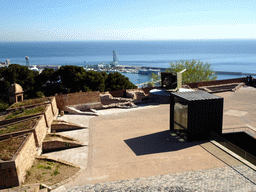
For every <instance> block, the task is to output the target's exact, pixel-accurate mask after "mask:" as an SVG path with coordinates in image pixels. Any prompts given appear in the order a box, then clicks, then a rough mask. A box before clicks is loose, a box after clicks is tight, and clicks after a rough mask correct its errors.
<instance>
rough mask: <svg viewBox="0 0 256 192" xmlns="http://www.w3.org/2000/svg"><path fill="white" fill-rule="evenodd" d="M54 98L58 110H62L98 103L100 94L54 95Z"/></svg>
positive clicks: (96, 92)
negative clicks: (73, 106)
mask: <svg viewBox="0 0 256 192" xmlns="http://www.w3.org/2000/svg"><path fill="white" fill-rule="evenodd" d="M55 98H56V103H57V107H58V109H60V110H64V107H65V106H72V105H82V104H86V103H97V102H100V92H99V91H93V92H79V93H68V94H65V95H56V96H55Z"/></svg>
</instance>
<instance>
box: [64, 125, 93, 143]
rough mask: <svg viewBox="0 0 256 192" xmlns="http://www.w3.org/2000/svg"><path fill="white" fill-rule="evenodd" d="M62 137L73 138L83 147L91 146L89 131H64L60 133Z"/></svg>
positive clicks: (86, 129)
mask: <svg viewBox="0 0 256 192" xmlns="http://www.w3.org/2000/svg"><path fill="white" fill-rule="evenodd" d="M60 134H62V135H66V136H69V137H73V138H74V139H77V140H79V141H81V142H82V143H83V145H88V144H89V129H88V128H85V129H79V130H72V131H62V132H60Z"/></svg>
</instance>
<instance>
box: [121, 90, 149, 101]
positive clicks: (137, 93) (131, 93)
mask: <svg viewBox="0 0 256 192" xmlns="http://www.w3.org/2000/svg"><path fill="white" fill-rule="evenodd" d="M126 97H128V98H132V99H134V101H141V100H142V98H144V97H146V94H145V93H144V91H143V90H141V89H127V90H126Z"/></svg>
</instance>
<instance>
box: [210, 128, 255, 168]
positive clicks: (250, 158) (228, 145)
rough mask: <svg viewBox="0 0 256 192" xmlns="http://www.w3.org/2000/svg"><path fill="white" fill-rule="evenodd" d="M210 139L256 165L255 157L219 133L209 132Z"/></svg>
mask: <svg viewBox="0 0 256 192" xmlns="http://www.w3.org/2000/svg"><path fill="white" fill-rule="evenodd" d="M210 137H211V140H215V141H216V142H218V143H219V144H221V145H223V146H224V147H226V148H228V149H229V150H231V151H233V152H234V153H236V154H237V155H239V156H240V157H242V158H244V159H245V160H247V161H249V162H250V163H252V164H253V165H256V157H255V156H254V155H252V154H250V153H248V152H246V151H245V150H243V149H241V148H240V147H238V146H236V145H235V144H233V143H231V142H230V141H229V140H227V139H225V138H223V137H221V136H220V135H218V134H216V133H213V132H211V136H210Z"/></svg>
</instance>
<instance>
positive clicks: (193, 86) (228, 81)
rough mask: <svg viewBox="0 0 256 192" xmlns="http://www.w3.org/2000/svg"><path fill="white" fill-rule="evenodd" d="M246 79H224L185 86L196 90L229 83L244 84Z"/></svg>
mask: <svg viewBox="0 0 256 192" xmlns="http://www.w3.org/2000/svg"><path fill="white" fill-rule="evenodd" d="M245 81H246V78H236V79H224V80H215V81H201V82H194V83H187V85H188V86H189V87H191V88H198V87H203V86H211V85H222V84H229V83H244V82H245Z"/></svg>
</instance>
